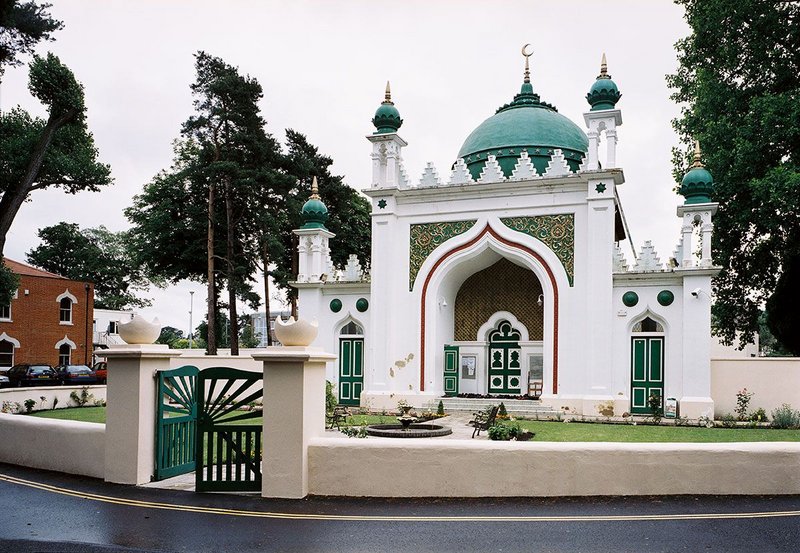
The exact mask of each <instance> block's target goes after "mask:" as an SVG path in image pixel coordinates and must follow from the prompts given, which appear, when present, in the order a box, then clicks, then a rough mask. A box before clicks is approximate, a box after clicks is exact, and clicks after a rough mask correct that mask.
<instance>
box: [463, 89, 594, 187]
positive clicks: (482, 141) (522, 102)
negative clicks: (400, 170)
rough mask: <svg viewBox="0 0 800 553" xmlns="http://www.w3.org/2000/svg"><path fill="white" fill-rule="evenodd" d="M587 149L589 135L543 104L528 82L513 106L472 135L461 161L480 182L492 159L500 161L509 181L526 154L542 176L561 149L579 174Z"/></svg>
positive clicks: (493, 116) (499, 113)
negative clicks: (490, 157)
mask: <svg viewBox="0 0 800 553" xmlns="http://www.w3.org/2000/svg"><path fill="white" fill-rule="evenodd" d="M588 148H589V141H588V139H587V138H586V133H584V132H583V130H581V128H580V127H578V125H576V124H575V123H573V122H572V121H570V120H569V119H568V118H566V117H564V116H563V115H561V114H560V113H558V110H556V108H555V107H554V106H552V105H550V104H548V103H546V102H542V101H541V100H540V99H539V95H538V94H536V93H535V92H533V87H532V86H531V84H530V82H525V83H523V84H522V88H521V90H520V93H519V94H517V95H516V96H514V100H513V101H512V102H511V103H510V104H506V105H504V106H502V107H500V108H499V109H498V110H497V112H496V113H495V114H494V115H492V116H491V117H489V118H488V119H486V120H485V121H484V122H483V123H481V124H480V125H478V127H477V128H476V129H475V130H474V131H472V133H471V134H470V135H469V136H468V137H467V139H466V140H465V141H464V145H463V146H461V150H459V152H458V157H459V158H464V161H465V162H466V164H467V167H468V168H469V171H470V174H471V175H472V177H473V178H474V179H476V180H477V179H478V178H479V177H480V173H481V170H482V169H483V167H484V164H485V163H486V159H487V157H488V156H489V155H494V156H495V157H496V158H497V161H498V163H499V164H500V168H501V169H502V170H503V174H504V175H505V176H506V177H509V176H511V173H512V172H513V171H514V166H515V165H516V163H517V160H518V159H519V155H520V153H521V152H522V151H523V150H527V152H528V156H530V158H531V162H532V163H533V165H534V166H535V167H536V171H537V172H538V173H539V174H542V173H544V172H545V170H546V169H547V165H548V163H549V162H550V158H551V156H552V155H553V151H554V150H555V149H560V150H561V151H562V152H563V153H564V157H565V158H566V160H567V164H568V165H569V168H570V169H571V170H572V171H577V170H578V166H579V165H580V164H581V161H582V160H583V158H584V156H585V155H586V152H587V150H588Z"/></svg>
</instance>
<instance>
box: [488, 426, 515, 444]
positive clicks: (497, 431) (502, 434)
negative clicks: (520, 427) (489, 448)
mask: <svg viewBox="0 0 800 553" xmlns="http://www.w3.org/2000/svg"><path fill="white" fill-rule="evenodd" d="M489 439H490V440H502V441H507V440H510V439H511V429H510V428H509V427H508V426H506V425H505V424H495V425H494V426H490V427H489Z"/></svg>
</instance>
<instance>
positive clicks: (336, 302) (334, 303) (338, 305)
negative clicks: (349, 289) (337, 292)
mask: <svg viewBox="0 0 800 553" xmlns="http://www.w3.org/2000/svg"><path fill="white" fill-rule="evenodd" d="M341 310H342V300H340V299H338V298H335V299H332V300H331V311H333V312H334V313H338V312H339V311H341Z"/></svg>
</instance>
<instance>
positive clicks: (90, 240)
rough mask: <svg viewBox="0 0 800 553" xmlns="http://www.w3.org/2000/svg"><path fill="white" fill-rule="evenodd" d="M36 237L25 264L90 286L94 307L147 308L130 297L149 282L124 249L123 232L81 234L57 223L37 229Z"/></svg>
mask: <svg viewBox="0 0 800 553" xmlns="http://www.w3.org/2000/svg"><path fill="white" fill-rule="evenodd" d="M38 236H39V238H40V239H41V240H42V243H41V244H40V245H39V246H37V247H36V248H33V249H32V250H31V251H29V252H28V254H27V260H28V262H29V263H32V264H33V265H36V266H38V267H41V268H42V269H45V270H46V271H50V272H52V273H56V274H59V275H61V276H64V277H67V278H70V279H73V280H88V281H91V282H94V283H95V294H96V297H95V306H96V307H98V308H100V309H127V308H130V307H146V306H148V305H150V301H149V300H145V299H141V298H139V297H137V296H136V295H135V294H134V292H135V291H142V290H146V289H147V287H148V286H149V281H148V280H147V279H146V278H145V276H144V274H143V273H142V270H141V268H140V267H139V266H138V264H137V263H136V261H135V259H134V256H133V254H132V253H131V252H130V250H129V249H128V243H129V241H128V233H127V232H117V233H115V232H111V231H109V230H108V229H106V228H105V227H103V226H101V227H98V228H89V229H85V230H83V231H81V230H80V228H79V227H78V225H76V224H74V223H59V224H57V225H53V226H51V227H45V228H43V229H40V230H39V232H38Z"/></svg>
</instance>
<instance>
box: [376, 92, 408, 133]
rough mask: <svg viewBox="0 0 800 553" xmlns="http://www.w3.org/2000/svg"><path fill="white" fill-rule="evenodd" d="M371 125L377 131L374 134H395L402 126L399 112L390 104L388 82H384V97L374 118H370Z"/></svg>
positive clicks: (392, 103) (390, 96)
mask: <svg viewBox="0 0 800 553" xmlns="http://www.w3.org/2000/svg"><path fill="white" fill-rule="evenodd" d="M372 124H373V125H375V128H376V129H377V130H376V131H375V134H383V133H392V132H397V129H399V128H400V127H401V126H402V125H403V120H402V119H401V118H400V112H399V111H397V108H396V107H394V102H392V92H391V90H390V89H389V82H388V81H387V82H386V97H385V99H384V100H383V102H381V105H380V106H378V109H377V111H376V112H375V117H373V118H372Z"/></svg>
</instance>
